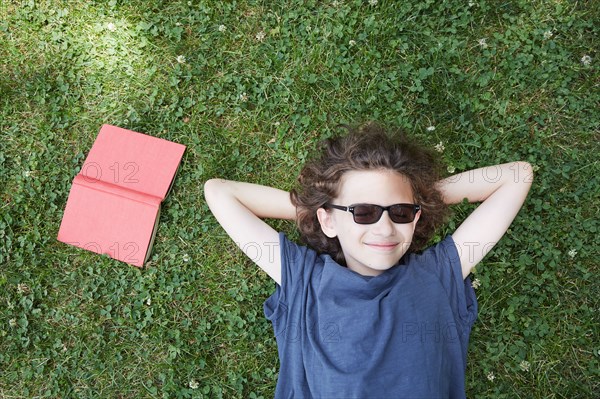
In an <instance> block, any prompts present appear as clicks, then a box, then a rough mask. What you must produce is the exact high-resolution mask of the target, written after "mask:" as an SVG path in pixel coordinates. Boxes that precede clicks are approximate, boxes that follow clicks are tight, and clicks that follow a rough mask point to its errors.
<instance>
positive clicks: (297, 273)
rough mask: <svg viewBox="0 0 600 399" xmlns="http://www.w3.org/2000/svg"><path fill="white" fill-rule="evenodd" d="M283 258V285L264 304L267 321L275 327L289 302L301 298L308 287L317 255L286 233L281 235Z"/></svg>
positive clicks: (280, 244) (280, 242)
mask: <svg viewBox="0 0 600 399" xmlns="http://www.w3.org/2000/svg"><path fill="white" fill-rule="evenodd" d="M279 247H280V256H281V284H277V288H276V289H275V292H274V293H273V295H271V296H270V297H269V298H268V299H267V300H266V302H265V303H264V306H263V307H264V312H265V316H266V317H267V319H269V320H271V321H272V322H273V324H274V325H275V324H276V323H275V321H276V320H277V319H278V318H279V317H281V316H282V315H283V314H284V313H285V312H286V311H287V308H288V306H289V301H291V300H293V298H299V297H300V291H301V290H302V289H303V287H305V286H306V281H308V279H310V278H311V274H312V272H313V271H314V267H315V263H316V260H317V259H316V258H317V254H316V253H315V252H314V251H313V250H311V249H308V248H307V247H304V246H300V245H298V244H296V243H294V242H292V241H290V240H289V239H288V238H287V237H286V236H285V234H284V233H279Z"/></svg>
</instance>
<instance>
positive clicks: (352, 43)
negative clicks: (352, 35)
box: [348, 40, 356, 47]
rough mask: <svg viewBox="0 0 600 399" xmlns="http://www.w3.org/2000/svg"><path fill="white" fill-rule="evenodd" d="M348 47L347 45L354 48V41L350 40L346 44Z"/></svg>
mask: <svg viewBox="0 0 600 399" xmlns="http://www.w3.org/2000/svg"><path fill="white" fill-rule="evenodd" d="M348 45H349V46H350V47H352V46H356V40H350V41H349V42H348Z"/></svg>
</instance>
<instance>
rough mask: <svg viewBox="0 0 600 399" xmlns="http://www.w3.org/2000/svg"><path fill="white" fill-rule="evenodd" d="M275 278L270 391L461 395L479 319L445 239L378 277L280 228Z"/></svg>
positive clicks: (269, 313) (270, 307)
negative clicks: (274, 371) (274, 375)
mask: <svg viewBox="0 0 600 399" xmlns="http://www.w3.org/2000/svg"><path fill="white" fill-rule="evenodd" d="M280 245H281V263H282V266H281V285H277V289H276V291H275V293H274V294H273V295H271V296H270V297H269V298H268V299H267V300H266V302H265V304H264V311H265V315H266V317H267V318H268V319H269V320H270V321H271V322H272V323H273V329H274V331H275V337H276V340H277V347H278V352H279V360H280V370H279V378H278V381H277V389H276V392H275V397H276V398H313V397H314V398H328V399H329V398H411V399H413V398H428V399H429V398H464V397H465V384H464V383H465V369H466V360H467V345H468V342H469V334H470V332H471V327H472V325H473V323H474V322H475V319H476V317H477V301H476V299H475V292H474V291H473V288H472V286H471V283H470V281H469V279H468V278H467V279H466V280H464V281H463V278H462V271H461V267H460V260H459V257H458V253H457V251H456V246H455V244H454V241H453V240H452V237H451V236H448V237H447V238H446V239H444V240H443V241H442V242H440V243H438V244H437V245H434V246H432V247H430V248H428V249H426V250H425V251H423V253H421V254H407V255H406V256H404V257H403V258H402V259H401V261H400V264H399V265H397V266H394V267H392V268H391V269H389V270H387V271H385V272H384V273H382V274H380V275H379V276H376V277H367V276H362V275H360V274H358V273H356V272H354V271H352V270H350V269H348V268H346V267H344V266H341V265H339V264H338V263H336V262H335V261H334V260H333V259H332V258H331V257H330V256H329V255H317V253H316V252H315V251H313V250H311V249H309V248H306V247H302V246H299V245H297V244H295V243H293V242H291V241H289V240H288V239H287V238H286V237H285V235H284V234H283V233H280Z"/></svg>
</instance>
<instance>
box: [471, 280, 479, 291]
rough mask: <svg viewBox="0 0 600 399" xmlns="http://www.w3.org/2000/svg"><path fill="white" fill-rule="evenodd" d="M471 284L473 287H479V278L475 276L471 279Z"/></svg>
mask: <svg viewBox="0 0 600 399" xmlns="http://www.w3.org/2000/svg"><path fill="white" fill-rule="evenodd" d="M471 286H473V288H474V289H477V288H479V287H481V281H479V279H478V278H476V279H475V280H473V281H471Z"/></svg>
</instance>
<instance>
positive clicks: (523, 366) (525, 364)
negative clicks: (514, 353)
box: [519, 360, 531, 371]
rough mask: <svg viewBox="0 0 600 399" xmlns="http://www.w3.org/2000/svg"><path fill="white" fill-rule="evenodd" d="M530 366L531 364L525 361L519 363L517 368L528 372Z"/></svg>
mask: <svg viewBox="0 0 600 399" xmlns="http://www.w3.org/2000/svg"><path fill="white" fill-rule="evenodd" d="M530 366H531V364H530V363H529V362H528V361H527V360H523V361H522V362H521V363H519V367H520V368H521V371H529V367H530Z"/></svg>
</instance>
